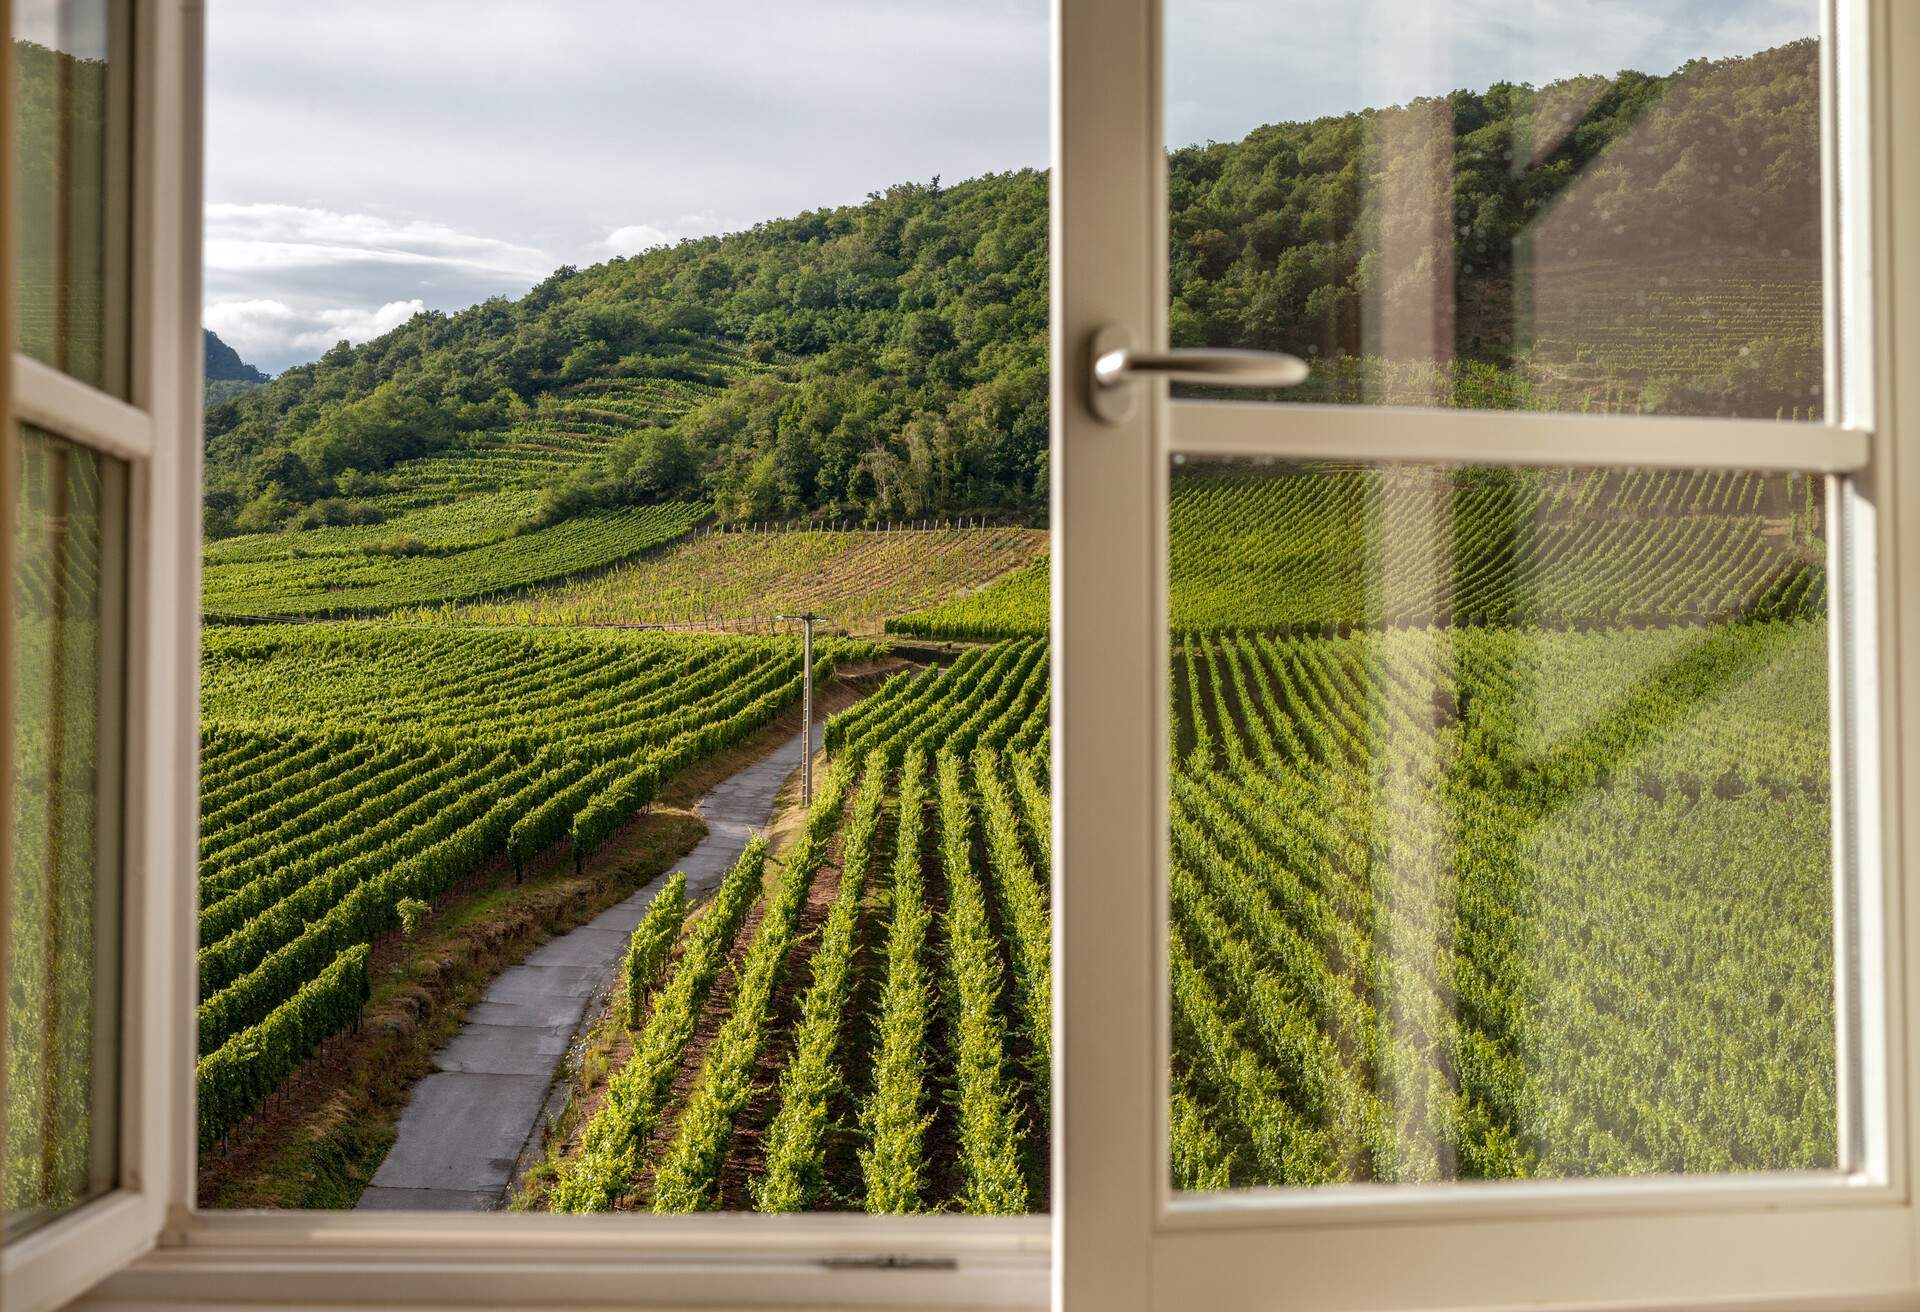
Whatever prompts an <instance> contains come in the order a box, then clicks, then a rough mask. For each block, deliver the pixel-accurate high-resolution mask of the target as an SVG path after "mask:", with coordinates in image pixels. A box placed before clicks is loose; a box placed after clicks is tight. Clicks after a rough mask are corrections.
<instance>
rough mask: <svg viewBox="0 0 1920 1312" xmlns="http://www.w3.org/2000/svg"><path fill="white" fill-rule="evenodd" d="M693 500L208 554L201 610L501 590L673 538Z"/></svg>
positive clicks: (421, 599)
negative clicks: (490, 531) (431, 535)
mask: <svg viewBox="0 0 1920 1312" xmlns="http://www.w3.org/2000/svg"><path fill="white" fill-rule="evenodd" d="M704 514H705V511H704V510H702V509H701V508H700V507H698V506H695V505H692V504H688V503H677V502H670V503H667V504H665V505H658V506H643V507H638V508H634V509H626V510H612V511H600V512H595V513H592V514H586V515H579V516H576V517H574V518H572V519H569V520H566V521H564V522H562V523H559V524H555V525H554V526H552V527H551V528H542V529H533V530H530V531H528V532H525V533H519V534H515V535H513V536H510V537H505V538H500V539H498V540H495V541H489V542H483V543H482V544H480V545H478V546H473V547H468V548H464V549H459V548H455V549H450V550H448V551H446V552H445V553H444V554H434V553H432V552H431V551H415V550H414V549H413V548H411V547H410V546H402V547H401V548H400V549H398V550H388V549H385V548H382V547H380V546H372V547H367V548H364V549H362V550H360V551H357V552H353V553H351V554H326V555H299V556H266V557H264V558H259V559H251V560H238V559H236V560H230V561H228V562H226V563H214V562H211V561H210V562H209V563H208V565H207V568H206V575H205V586H204V594H203V595H204V602H203V604H204V607H205V610H206V614H207V617H208V619H210V620H214V621H218V620H220V619H223V618H240V617H277V618H292V617H324V616H336V615H355V614H366V613H378V612H386V611H393V610H397V609H400V608H401V607H406V606H421V605H427V604H437V603H440V602H446V601H465V600H476V599H479V598H482V597H493V596H499V595H501V594H503V593H510V592H516V591H519V590H520V589H523V588H529V587H533V586H535V585H538V584H542V583H555V582H559V581H562V580H565V579H569V578H572V577H574V576H576V575H579V574H584V573H589V572H592V571H594V570H598V569H604V568H605V567H607V566H608V565H612V564H614V563H616V562H618V561H622V560H626V559H628V558H629V557H632V556H636V555H639V554H641V553H642V552H646V551H650V550H652V549H653V548H655V547H659V546H663V545H665V544H666V543H668V542H671V541H673V540H674V539H675V538H677V537H679V536H680V535H681V534H683V533H685V532H686V531H687V530H688V529H690V528H692V527H693V526H694V525H695V524H696V523H698V522H699V520H700V518H701V517H702V515H704Z"/></svg>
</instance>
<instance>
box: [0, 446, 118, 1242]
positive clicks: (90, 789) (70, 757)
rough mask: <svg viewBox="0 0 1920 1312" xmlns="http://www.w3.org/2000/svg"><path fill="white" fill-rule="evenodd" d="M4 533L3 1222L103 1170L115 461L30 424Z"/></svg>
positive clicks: (57, 1201) (109, 1080) (107, 1171)
mask: <svg viewBox="0 0 1920 1312" xmlns="http://www.w3.org/2000/svg"><path fill="white" fill-rule="evenodd" d="M15 453H16V454H15V458H17V459H18V460H19V461H20V470H21V492H20V500H19V504H18V507H17V514H18V526H17V530H16V533H17V537H16V542H15V548H16V568H15V577H14V615H13V622H12V624H11V625H10V626H9V631H10V633H11V635H12V636H11V639H10V640H11V642H12V643H13V661H14V672H15V673H14V687H15V700H14V706H13V725H14V741H13V754H14V756H13V759H14V781H13V814H12V816H11V817H10V820H11V833H12V849H11V853H10V857H11V862H12V884H11V893H10V906H9V913H10V915H9V921H8V933H9V935H10V937H9V940H8V943H7V1024H8V1029H7V1089H6V1157H5V1193H6V1209H7V1211H6V1234H7V1236H8V1237H12V1236H13V1235H15V1234H17V1233H19V1232H21V1231H23V1230H25V1229H28V1228H31V1227H32V1226H34V1225H35V1224H37V1223H39V1222H41V1221H44V1220H46V1219H48V1218H50V1217H53V1216H55V1215H58V1214H59V1213H60V1212H62V1211H65V1210H66V1209H68V1208H70V1207H73V1206H74V1205H76V1204H78V1203H81V1202H84V1201H86V1200H87V1199H88V1198H91V1197H94V1196H96V1195H98V1194H100V1193H101V1192H103V1191H104V1190H106V1189H107V1188H109V1187H110V1186H111V1185H112V1184H113V1181H114V1160H115V1121H116V1106H117V1096H118V1095H117V1088H118V1075H117V1071H118V1061H117V1057H116V1046H117V1043H118V1037H119V1035H118V1014H119V1008H118V979H119V972H118V967H117V960H118V948H119V910H120V882H119V881H120V820H121V816H120V792H119V788H118V786H117V782H116V781H117V780H118V779H119V778H120V777H121V776H120V755H119V750H120V749H119V742H118V739H119V734H120V727H121V724H120V710H119V706H120V702H119V690H120V688H121V686H122V681H123V678H124V670H123V648H122V646H121V644H122V640H123V639H122V625H123V622H124V605H125V602H124V596H123V592H122V588H123V575H124V550H125V548H124V541H123V538H122V536H121V532H122V530H121V527H120V526H121V525H122V524H123V523H124V519H125V515H126V475H125V470H124V467H123V466H121V465H120V464H119V463H118V462H117V461H114V460H111V459H109V458H107V457H103V456H100V455H96V454H94V453H92V452H89V451H85V450H82V449H81V448H78V447H74V446H71V445H69V444H67V443H65V442H63V441H60V440H59V439H57V438H54V437H50V436H47V435H46V434H43V433H40V432H38V431H35V430H32V429H28V430H25V431H24V432H23V433H22V435H21V437H20V440H19V442H18V444H17V445H16V447H15Z"/></svg>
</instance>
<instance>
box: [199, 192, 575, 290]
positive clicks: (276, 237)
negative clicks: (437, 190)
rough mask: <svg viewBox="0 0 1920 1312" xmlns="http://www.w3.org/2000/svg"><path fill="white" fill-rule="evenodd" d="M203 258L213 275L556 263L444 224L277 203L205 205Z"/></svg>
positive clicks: (511, 272) (494, 269)
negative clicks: (349, 266)
mask: <svg viewBox="0 0 1920 1312" xmlns="http://www.w3.org/2000/svg"><path fill="white" fill-rule="evenodd" d="M206 261H207V267H208V268H209V270H213V271H218V272H247V273H258V272H262V271H268V270H278V269H288V268H301V267H320V268H332V267H337V266H339V265H342V264H356V263H375V264H384V265H400V266H407V265H411V266H417V267H422V268H442V267H453V268H460V269H466V270H471V271H475V272H481V273H491V274H497V275H501V276H503V277H510V278H527V279H534V278H539V277H542V276H543V275H545V274H546V273H548V272H549V271H550V270H552V268H553V267H554V264H555V263H556V261H555V260H554V259H553V257H551V256H550V255H548V254H547V253H546V252H545V251H542V250H539V249H537V248H535V247H533V246H527V245H522V244H519V243H516V242H510V241H502V240H500V239H499V238H496V237H487V236H483V235H481V234H478V233H472V232H465V231H462V230H461V229H459V228H454V227H450V226H448V225H446V224H442V223H433V222H429V221H427V220H423V219H389V218H385V217H383V216H381V215H377V214H362V213H348V212H342V211H339V210H330V209H320V208H315V207H311V206H304V205H282V204H245V205H237V204H212V205H208V206H207V208H206Z"/></svg>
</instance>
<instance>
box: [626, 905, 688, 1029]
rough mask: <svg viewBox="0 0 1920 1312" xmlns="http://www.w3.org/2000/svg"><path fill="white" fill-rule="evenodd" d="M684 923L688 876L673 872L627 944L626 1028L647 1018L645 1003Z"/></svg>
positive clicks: (685, 920)
mask: <svg viewBox="0 0 1920 1312" xmlns="http://www.w3.org/2000/svg"><path fill="white" fill-rule="evenodd" d="M686 923H687V877H686V875H685V874H684V873H683V872H681V871H678V870H676V871H675V872H674V873H673V876H672V878H670V879H668V880H667V882H666V883H665V884H663V885H661V887H660V891H659V892H658V893H655V894H654V895H653V901H652V902H650V903H648V904H647V914H646V915H644V916H642V917H641V918H640V923H639V924H638V925H635V926H634V928H633V936H632V937H631V938H630V939H628V941H627V956H626V961H625V962H624V975H623V978H624V982H625V984H626V995H627V1028H628V1029H630V1030H638V1029H639V1028H640V1020H641V1018H642V1017H643V1016H645V1015H646V1011H647V1001H648V999H649V998H650V997H651V996H652V994H653V986H654V982H655V981H656V980H658V979H659V978H660V971H661V970H662V968H664V967H665V966H666V964H667V958H668V957H669V956H671V955H672V954H673V945H674V944H675V943H677V942H679V941H680V930H681V928H682V927H683V926H684V925H685V924H686Z"/></svg>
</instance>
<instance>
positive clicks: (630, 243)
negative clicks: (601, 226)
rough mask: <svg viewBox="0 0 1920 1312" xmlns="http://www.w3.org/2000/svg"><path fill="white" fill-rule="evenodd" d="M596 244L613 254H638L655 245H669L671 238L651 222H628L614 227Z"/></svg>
mask: <svg viewBox="0 0 1920 1312" xmlns="http://www.w3.org/2000/svg"><path fill="white" fill-rule="evenodd" d="M596 244H597V245H599V246H600V247H601V248H602V249H604V250H606V251H609V252H611V253H612V254H614V255H638V254H639V253H640V252H641V251H646V250H652V249H653V248H654V247H655V246H671V245H673V238H672V237H669V236H668V235H667V234H666V231H665V230H664V229H661V228H656V227H654V226H653V225H652V224H651V223H629V224H628V225H627V226H626V227H624V228H615V229H614V230H613V231H612V232H610V233H608V234H607V235H606V236H604V237H602V238H601V239H600V240H599V242H598V243H596Z"/></svg>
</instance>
